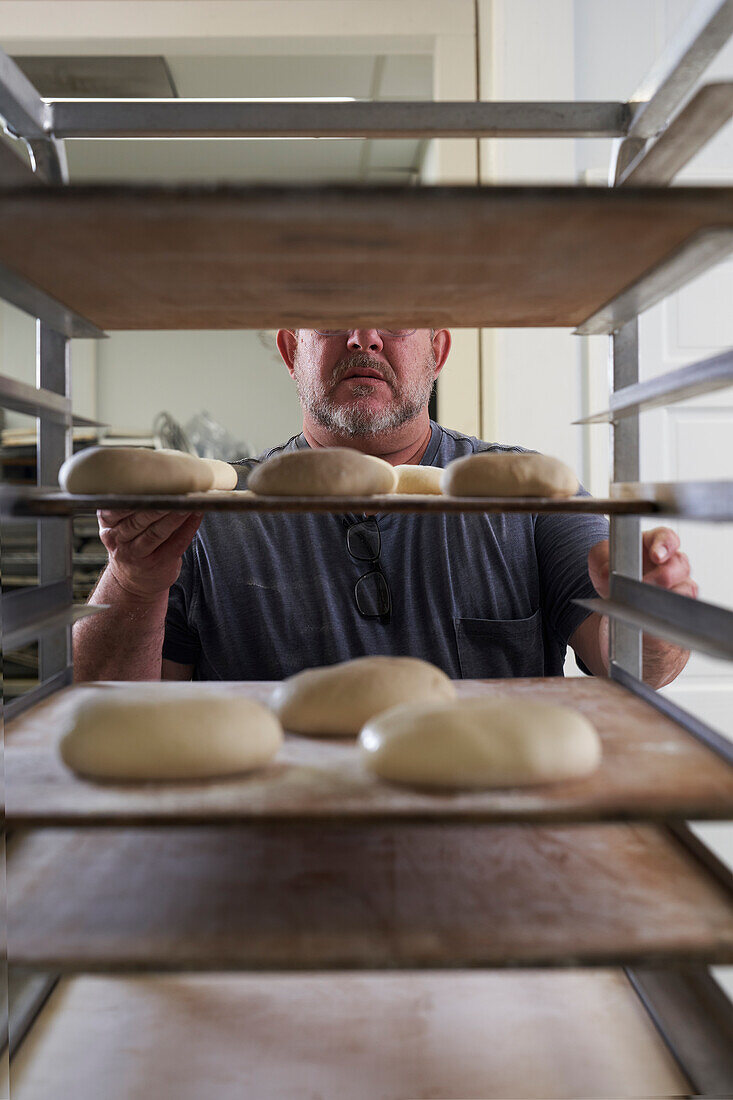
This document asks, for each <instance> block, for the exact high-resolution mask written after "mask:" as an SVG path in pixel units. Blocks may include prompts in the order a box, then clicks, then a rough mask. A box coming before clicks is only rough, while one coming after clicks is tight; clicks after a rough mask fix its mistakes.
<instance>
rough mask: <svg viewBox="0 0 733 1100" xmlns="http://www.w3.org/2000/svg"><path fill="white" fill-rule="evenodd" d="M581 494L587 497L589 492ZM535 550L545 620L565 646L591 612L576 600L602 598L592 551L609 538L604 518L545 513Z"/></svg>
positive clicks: (540, 516)
mask: <svg viewBox="0 0 733 1100" xmlns="http://www.w3.org/2000/svg"><path fill="white" fill-rule="evenodd" d="M581 495H583V496H587V495H589V494H587V493H586V492H585V490H582V491H581ZM534 537H535V547H536V550H537V562H538V568H539V575H540V592H541V600H542V607H543V611H544V614H545V619H546V621H547V623H548V624H549V626H550V629H551V630H552V631H553V632H554V633H555V635H556V636H557V638H558V639H559V641H560V642H562V644H563V645H567V644H568V642H569V640H570V638H571V637H572V635H573V633H574V632H575V630H576V629H577V628H578V627H579V626H580V624H581V623H582V622H583V620H584V619H586V618H587V617H588V615H589V614H590V612H588V611H586V610H585V608H583V607H578V606H577V605H576V604H574V603H572V602H571V601H572V600H574V599H593V598H594V597H596V596H597V595H598V593H597V592H596V590H595V588H594V587H593V584H592V582H591V579H590V576H589V575H588V552H589V550H590V548H591V547H592V546H595V544H596V543H597V542H601V541H602V540H603V539H607V538H608V522H607V521H606V518H605V517H604V516H594V515H576V514H569V513H568V514H562V513H550V512H543V513H540V514H538V515H537V517H536V521H535V536H534Z"/></svg>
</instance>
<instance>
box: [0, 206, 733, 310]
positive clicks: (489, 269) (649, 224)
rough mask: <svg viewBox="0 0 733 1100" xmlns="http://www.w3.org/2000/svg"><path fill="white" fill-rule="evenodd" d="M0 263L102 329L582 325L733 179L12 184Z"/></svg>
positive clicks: (723, 214) (718, 214)
mask: <svg viewBox="0 0 733 1100" xmlns="http://www.w3.org/2000/svg"><path fill="white" fill-rule="evenodd" d="M0 202H2V218H1V219H0V263H2V264H4V265H6V266H7V267H9V268H11V269H12V270H13V271H14V272H16V273H17V274H18V275H20V276H22V277H23V278H24V279H26V280H28V281H30V282H31V283H33V284H34V285H35V286H36V287H39V288H40V289H42V290H44V291H45V292H47V293H48V294H51V295H52V296H53V297H55V298H56V299H58V300H59V301H61V302H62V303H63V304H64V305H66V306H68V307H70V308H71V309H73V310H75V311H76V312H77V313H80V314H82V315H83V316H84V317H86V318H87V319H88V320H90V321H92V322H93V323H94V324H96V325H98V326H99V327H101V328H104V329H236V328H277V327H290V328H292V327H295V326H301V327H306V328H321V327H326V328H337V327H340V326H351V325H366V324H369V325H371V324H374V323H375V322H378V323H380V324H382V325H384V326H385V327H403V326H411V327H412V326H417V327H425V328H436V327H440V326H443V325H453V326H469V327H478V326H488V327H497V326H510V327H514V326H524V325H529V326H545V325H551V326H558V325H559V326H563V327H564V326H569V325H576V324H579V323H581V322H582V321H584V320H586V318H588V317H589V316H590V315H592V314H593V313H595V312H596V311H597V310H598V309H600V307H602V306H604V305H606V303H608V302H609V301H610V300H612V299H614V298H615V297H616V296H617V295H618V294H619V293H620V292H621V291H623V290H624V289H625V288H628V287H629V286H630V285H632V284H633V283H635V282H636V281H637V280H638V279H639V278H640V277H641V276H643V275H645V274H647V273H649V272H650V271H652V270H653V269H654V268H655V267H657V266H658V265H659V264H660V262H662V261H664V260H665V259H667V258H669V257H670V256H671V255H672V254H673V253H675V252H676V251H677V250H679V249H680V248H681V247H682V246H683V245H684V244H685V243H687V242H689V241H690V240H691V239H692V238H693V237H694V236H695V235H696V234H698V233H700V232H701V231H705V230H707V229H710V228H730V227H731V226H733V189H732V188H725V187H720V188H717V187H706V188H683V187H675V188H671V189H670V188H639V189H632V188H623V189H621V190H619V189H606V188H602V187H588V188H578V187H479V188H474V187H437V188H427V187H426V188H409V189H406V188H402V187H396V188H386V187H378V188H373V187H352V188H346V187H328V186H326V187H263V186H259V187H258V186H255V187H246V186H213V187H190V186H189V187H184V186H179V187H170V186H168V187H163V186H156V187H150V186H133V185H130V186H118V185H114V186H72V187H63V188H44V189H42V190H41V189H20V188H14V189H13V188H11V189H6V190H4V191H2V192H0Z"/></svg>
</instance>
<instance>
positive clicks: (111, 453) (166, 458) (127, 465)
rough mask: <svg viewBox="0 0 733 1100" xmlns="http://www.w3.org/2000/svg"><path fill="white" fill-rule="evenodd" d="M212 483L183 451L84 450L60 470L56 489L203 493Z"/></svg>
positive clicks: (200, 463)
mask: <svg viewBox="0 0 733 1100" xmlns="http://www.w3.org/2000/svg"><path fill="white" fill-rule="evenodd" d="M227 465H228V464H227ZM229 468H230V469H232V472H233V473H234V470H233V468H232V467H229ZM235 481H236V474H235ZM213 482H214V476H213V473H212V470H211V467H210V466H209V465H208V464H207V462H206V461H205V460H204V459H202V458H197V457H196V455H189V454H185V453H184V452H183V451H151V450H148V449H147V448H145V447H87V448H86V449H85V450H83V451H79V453H78V454H75V455H74V456H73V458H69V459H67V461H66V462H64V464H63V466H62V467H61V469H60V470H59V485H60V486H61V488H62V489H65V490H66V492H67V493H88V494H92V495H94V494H96V493H135V494H145V495H148V494H152V493H160V494H166V493H203V492H206V490H207V489H211V488H212V487H213Z"/></svg>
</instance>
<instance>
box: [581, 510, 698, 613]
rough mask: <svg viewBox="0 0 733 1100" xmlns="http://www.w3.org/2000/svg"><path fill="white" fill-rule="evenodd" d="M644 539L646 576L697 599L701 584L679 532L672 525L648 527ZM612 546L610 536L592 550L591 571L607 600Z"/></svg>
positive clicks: (643, 575) (589, 570)
mask: <svg viewBox="0 0 733 1100" xmlns="http://www.w3.org/2000/svg"><path fill="white" fill-rule="evenodd" d="M641 542H642V562H641V570H642V580H644V581H646V583H647V584H657V585H659V587H660V588H668V589H669V590H670V591H671V592H677V593H678V594H679V595H680V596H692V597H693V598H694V599H697V595H698V588H697V585H696V584H695V582H694V581H693V579H692V577H691V576H690V559H689V558H688V557H687V554H683V553H682V552H681V550H680V540H679V536H678V535H677V534H676V533H675V532H674V531H672V530H671V529H670V528H669V527H655V528H654V530H653V531H645V532H644V534H643V535H642V537H641ZM610 568H611V550H610V545H609V542H608V539H605V540H604V541H603V542H597V543H596V545H595V546H593V547H592V548H591V551H590V553H589V554H588V572H589V573H590V579H591V581H592V582H593V587H594V588H595V590H596V592H597V593H598V595H599V596H601V597H602V598H603V599H604V600H607V599H608V595H609V591H610V585H609V575H610Z"/></svg>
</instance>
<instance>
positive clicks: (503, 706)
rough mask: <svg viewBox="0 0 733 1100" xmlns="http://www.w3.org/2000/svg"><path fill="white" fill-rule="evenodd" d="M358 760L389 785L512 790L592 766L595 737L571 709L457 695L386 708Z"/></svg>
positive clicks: (597, 751) (365, 735)
mask: <svg viewBox="0 0 733 1100" xmlns="http://www.w3.org/2000/svg"><path fill="white" fill-rule="evenodd" d="M359 743H360V746H361V750H362V757H363V760H364V764H365V765H366V767H367V768H368V769H369V771H371V772H373V773H374V774H375V775H378V776H380V777H381V778H382V779H389V780H392V781H393V782H395V783H410V784H415V785H418V786H424V787H515V786H521V785H524V784H534V783H552V782H557V781H558V780H563V779H577V778H579V777H581V776H585V775H588V774H590V772H592V771H594V770H595V769H596V768H597V767H598V765H599V763H600V760H601V742H600V738H599V737H598V734H597V733H596V731H595V729H594V728H593V726H592V725H591V723H590V722H589V721H588V719H587V718H585V717H584V715H582V714H580V713H579V712H578V711H576V710H572V709H571V708H570V707H562V706H548V705H546V704H544V703H532V702H528V701H527V700H524V699H504V700H494V699H485V698H482V699H461V700H459V701H457V702H455V703H443V704H435V703H422V702H421V703H415V704H407V705H404V706H399V707H393V708H392V710H389V711H385V713H383V714H380V715H378V716H377V717H376V718H374V719H372V720H371V721H370V722H368V723H367V724H366V725H365V726H364V728H363V729H362V731H361V735H360V737H359Z"/></svg>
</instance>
